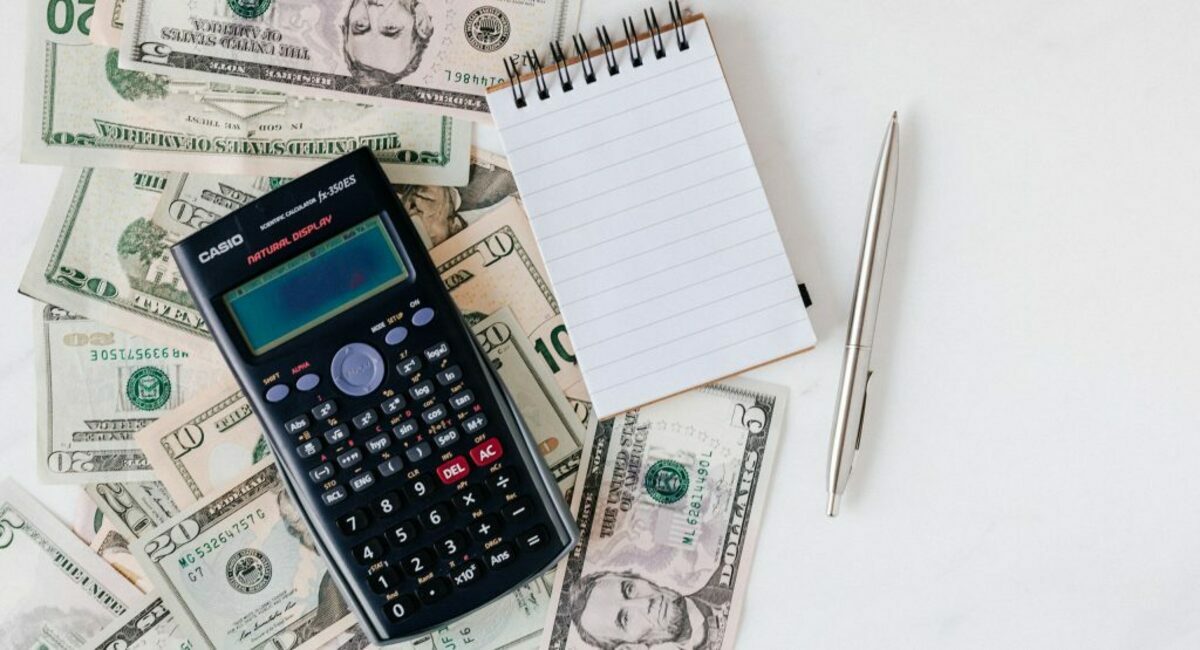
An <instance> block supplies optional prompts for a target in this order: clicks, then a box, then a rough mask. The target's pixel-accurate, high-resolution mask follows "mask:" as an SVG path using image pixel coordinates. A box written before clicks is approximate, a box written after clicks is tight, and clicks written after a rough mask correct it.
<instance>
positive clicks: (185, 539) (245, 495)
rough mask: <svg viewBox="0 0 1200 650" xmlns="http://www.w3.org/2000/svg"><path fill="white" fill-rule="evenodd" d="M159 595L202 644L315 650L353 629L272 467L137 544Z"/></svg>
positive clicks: (259, 468) (236, 649)
mask: <svg viewBox="0 0 1200 650" xmlns="http://www.w3.org/2000/svg"><path fill="white" fill-rule="evenodd" d="M136 546H137V547H136V549H135V555H136V557H137V558H138V560H139V562H140V564H141V566H142V568H143V569H144V570H145V571H146V572H147V573H148V574H149V578H150V581H151V582H152V583H153V584H154V586H155V589H156V591H157V592H158V593H159V594H160V595H161V596H162V598H163V602H164V603H165V604H166V605H167V607H168V609H170V610H171V612H173V613H174V614H175V615H176V616H177V617H178V619H179V622H180V624H181V625H183V627H184V630H185V633H186V634H187V636H189V637H190V638H192V639H193V640H195V641H196V642H197V644H199V645H201V646H202V647H209V648H220V649H221V650H244V649H249V648H260V647H285V648H292V649H297V650H307V649H309V648H316V647H320V646H321V645H322V644H324V643H327V642H328V641H330V640H331V639H333V638H335V637H337V636H338V635H339V634H341V633H342V632H345V631H346V630H349V629H350V628H351V627H352V626H353V625H354V621H355V619H354V616H353V615H352V614H350V612H349V610H348V609H347V607H346V604H345V602H344V601H343V600H342V596H341V594H340V593H339V592H338V589H337V586H336V585H335V584H334V582H333V578H332V576H330V575H329V571H328V569H327V568H326V566H325V563H324V562H323V561H322V560H321V558H320V557H319V556H318V555H317V551H316V547H315V545H314V543H313V540H312V537H311V536H310V533H309V532H308V527H307V525H306V524H305V523H304V521H303V519H302V518H301V516H300V513H299V511H298V510H297V508H296V507H295V506H294V505H293V504H292V502H291V500H290V499H289V498H288V496H287V494H286V493H285V491H284V485H283V479H282V477H281V476H280V474H279V469H278V467H276V465H275V463H274V462H273V461H271V460H265V461H263V462H262V463H260V464H258V465H256V466H255V467H253V468H251V470H250V472H249V473H247V474H246V475H244V476H243V477H241V478H239V479H238V480H236V481H234V482H233V483H232V484H231V485H229V486H227V487H226V488H225V489H224V490H222V491H218V492H216V493H214V494H211V495H208V496H207V497H205V498H204V499H203V500H201V501H198V502H196V503H194V504H192V505H191V506H190V507H188V508H185V509H184V510H183V511H181V512H180V513H179V514H178V515H176V516H175V517H174V518H173V519H172V520H171V521H169V522H167V523H166V524H165V525H163V526H162V527H161V528H159V529H158V530H156V531H155V533H154V534H153V535H150V536H149V537H147V538H145V539H143V540H142V541H141V542H139V543H138V544H137V545H136Z"/></svg>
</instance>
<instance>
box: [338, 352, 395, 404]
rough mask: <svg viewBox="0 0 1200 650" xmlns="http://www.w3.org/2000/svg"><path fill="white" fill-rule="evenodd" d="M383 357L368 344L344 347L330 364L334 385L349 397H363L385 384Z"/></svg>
mask: <svg viewBox="0 0 1200 650" xmlns="http://www.w3.org/2000/svg"><path fill="white" fill-rule="evenodd" d="M383 371H384V365H383V357H382V356H380V355H379V352H377V351H376V350H375V348H373V347H371V346H369V345H367V344H366V343H347V344H346V345H343V346H342V348H341V349H340V350H338V351H337V353H336V354H334V355H333V361H332V362H331V363H330V364H329V374H330V375H331V376H332V377H333V385H334V386H337V387H338V390H340V391H342V392H343V393H345V394H347V395H352V396H354V397H362V396H363V395H366V394H368V393H371V392H373V391H374V390H375V389H376V388H379V384H381V383H383Z"/></svg>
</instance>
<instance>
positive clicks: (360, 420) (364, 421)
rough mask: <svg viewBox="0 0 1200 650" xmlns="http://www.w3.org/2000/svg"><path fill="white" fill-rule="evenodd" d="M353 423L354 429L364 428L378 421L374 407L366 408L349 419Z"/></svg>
mask: <svg viewBox="0 0 1200 650" xmlns="http://www.w3.org/2000/svg"><path fill="white" fill-rule="evenodd" d="M350 421H351V422H353V423H354V428H355V429H366V428H367V427H369V426H371V425H373V424H375V423H376V422H378V421H379V416H378V415H375V410H374V409H367V410H365V411H363V412H362V413H359V414H358V415H356V416H354V417H353V418H351V419H350Z"/></svg>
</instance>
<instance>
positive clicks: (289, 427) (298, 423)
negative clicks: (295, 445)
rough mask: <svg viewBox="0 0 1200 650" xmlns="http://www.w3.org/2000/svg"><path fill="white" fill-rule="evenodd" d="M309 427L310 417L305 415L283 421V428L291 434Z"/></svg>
mask: <svg viewBox="0 0 1200 650" xmlns="http://www.w3.org/2000/svg"><path fill="white" fill-rule="evenodd" d="M307 428H308V418H307V417H305V416H303V415H298V416H296V417H294V418H292V419H290V420H288V421H287V422H284V423H283V430H284V431H287V432H288V433H291V434H296V433H300V432H301V431H303V430H305V429H307Z"/></svg>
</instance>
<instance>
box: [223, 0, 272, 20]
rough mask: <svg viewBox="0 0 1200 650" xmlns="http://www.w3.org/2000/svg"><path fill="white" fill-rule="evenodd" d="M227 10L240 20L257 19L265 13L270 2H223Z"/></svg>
mask: <svg viewBox="0 0 1200 650" xmlns="http://www.w3.org/2000/svg"><path fill="white" fill-rule="evenodd" d="M225 1H226V2H227V3H228V4H229V9H230V11H232V12H233V13H235V14H237V15H239V16H241V17H242V18H258V17H259V16H261V15H263V14H265V13H267V9H269V8H270V7H271V0H225Z"/></svg>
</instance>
